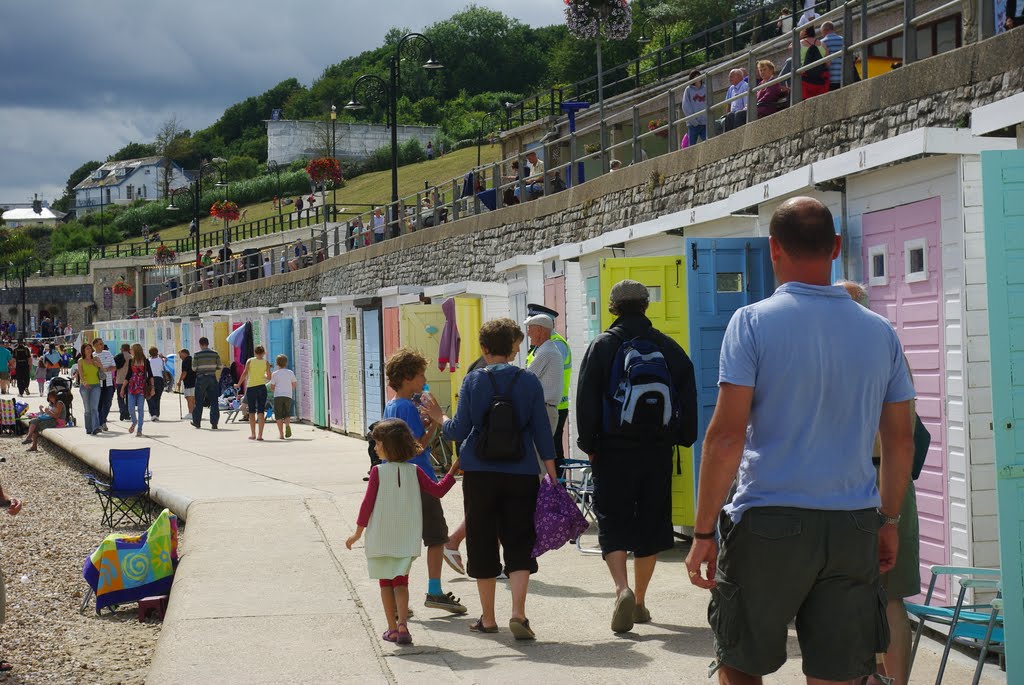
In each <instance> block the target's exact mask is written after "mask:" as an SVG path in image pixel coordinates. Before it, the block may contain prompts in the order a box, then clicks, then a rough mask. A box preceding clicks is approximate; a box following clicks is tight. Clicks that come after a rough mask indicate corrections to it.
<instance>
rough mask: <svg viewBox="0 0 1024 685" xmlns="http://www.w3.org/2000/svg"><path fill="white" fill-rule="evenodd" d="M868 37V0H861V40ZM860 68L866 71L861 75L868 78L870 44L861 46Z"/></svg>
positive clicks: (865, 78)
mask: <svg viewBox="0 0 1024 685" xmlns="http://www.w3.org/2000/svg"><path fill="white" fill-rule="evenodd" d="M867 39H868V0H860V41H859V42H864V41H866V40H867ZM860 68H861V69H862V70H863V71H864V73H862V74H861V75H860V77H861V78H862V79H864V80H867V78H868V46H867V44H866V43H865V44H864V45H862V46H861V48H860Z"/></svg>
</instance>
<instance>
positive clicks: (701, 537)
mask: <svg viewBox="0 0 1024 685" xmlns="http://www.w3.org/2000/svg"><path fill="white" fill-rule="evenodd" d="M693 538H694V539H695V540H714V539H715V531H711V532H710V533H698V532H697V531H693Z"/></svg>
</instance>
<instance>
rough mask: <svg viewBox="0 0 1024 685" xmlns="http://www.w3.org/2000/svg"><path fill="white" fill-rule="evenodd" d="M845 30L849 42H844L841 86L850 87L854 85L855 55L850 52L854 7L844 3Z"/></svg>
mask: <svg viewBox="0 0 1024 685" xmlns="http://www.w3.org/2000/svg"><path fill="white" fill-rule="evenodd" d="M843 30H844V32H845V33H846V35H847V36H849V39H848V40H845V41H843V73H842V74H841V75H840V77H839V84H840V85H842V86H848V85H850V84H851V83H853V70H854V69H855V68H856V67H855V66H854V64H853V53H851V52H850V47H849V46H850V44H851V43H852V42H853V7H851V6H850V3H848V2H847V3H843Z"/></svg>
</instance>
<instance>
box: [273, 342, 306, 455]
mask: <svg viewBox="0 0 1024 685" xmlns="http://www.w3.org/2000/svg"><path fill="white" fill-rule="evenodd" d="M274 363H275V364H276V365H277V369H276V370H275V371H274V373H272V374H270V392H272V393H274V419H275V420H276V421H277V432H278V433H279V436H280V438H281V439H282V440H284V439H285V438H290V437H292V401H293V400H292V398H293V396H294V394H295V388H296V387H298V384H299V381H298V379H297V378H295V372H294V371H292V370H291V369H289V368H288V357H287V355H283V354H279V355H277V357H275V358H274Z"/></svg>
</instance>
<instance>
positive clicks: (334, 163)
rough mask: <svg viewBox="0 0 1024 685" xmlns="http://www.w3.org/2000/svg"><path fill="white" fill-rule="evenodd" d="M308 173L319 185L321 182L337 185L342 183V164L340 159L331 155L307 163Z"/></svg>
mask: <svg viewBox="0 0 1024 685" xmlns="http://www.w3.org/2000/svg"><path fill="white" fill-rule="evenodd" d="M306 173H307V174H309V178H310V180H312V181H313V183H316V184H317V185H319V184H321V183H330V184H332V185H335V186H340V185H341V181H342V177H341V164H339V163H338V160H336V159H332V158H331V157H321V158H320V159H314V160H313V161H311V162H310V163H309V164H307V165H306Z"/></svg>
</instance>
